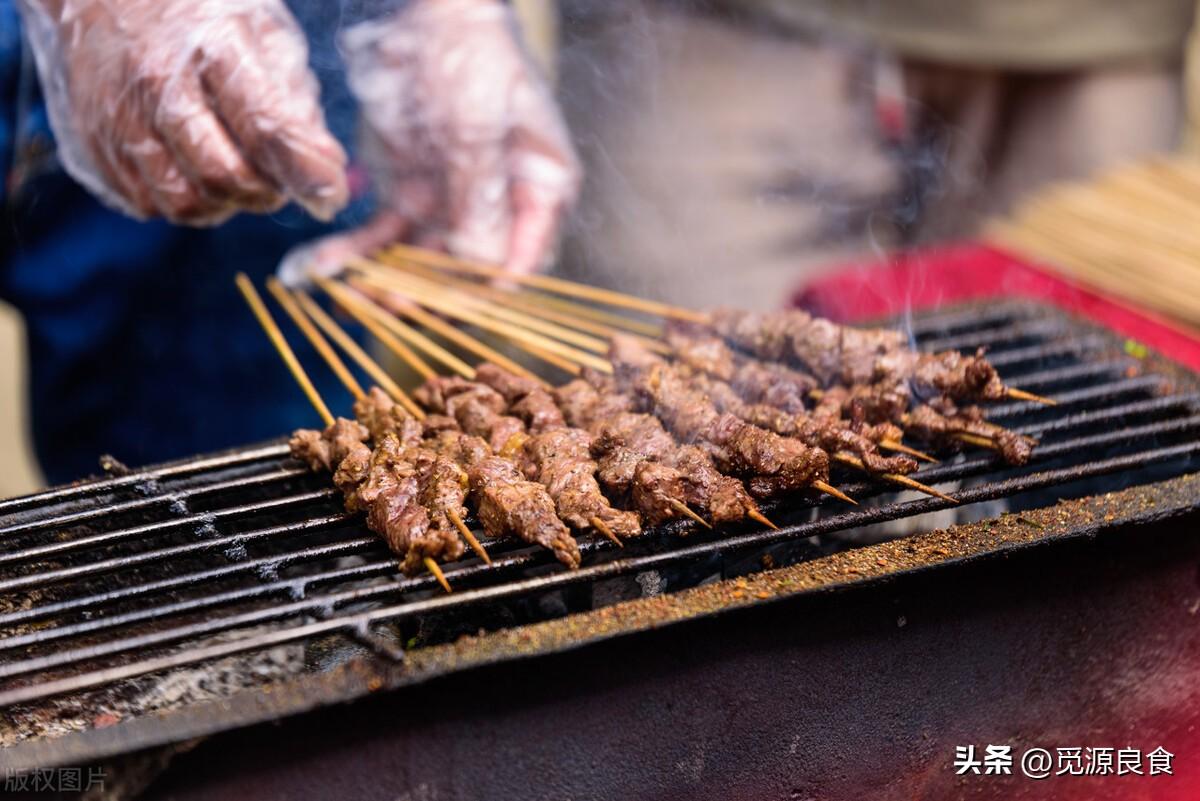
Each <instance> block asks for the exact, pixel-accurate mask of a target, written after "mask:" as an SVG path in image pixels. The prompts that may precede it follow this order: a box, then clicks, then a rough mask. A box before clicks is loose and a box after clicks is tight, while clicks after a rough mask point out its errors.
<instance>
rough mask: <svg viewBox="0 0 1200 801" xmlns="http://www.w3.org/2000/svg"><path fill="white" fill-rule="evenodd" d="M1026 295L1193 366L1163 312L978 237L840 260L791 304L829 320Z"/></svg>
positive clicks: (1183, 338)
mask: <svg viewBox="0 0 1200 801" xmlns="http://www.w3.org/2000/svg"><path fill="white" fill-rule="evenodd" d="M1014 297H1016V298H1030V299H1035V300H1040V301H1043V302H1046V303H1050V304H1053V305H1055V306H1059V307H1061V308H1063V309H1066V310H1067V311H1070V312H1074V313H1076V314H1079V315H1080V316H1083V317H1087V318H1090V319H1092V320H1094V321H1096V322H1097V323H1100V324H1102V325H1104V326H1106V327H1108V328H1111V329H1113V330H1115V331H1118V332H1119V333H1121V334H1123V335H1125V336H1127V337H1129V338H1131V339H1135V340H1137V341H1138V342H1140V343H1142V344H1144V345H1147V346H1149V347H1151V348H1153V349H1154V350H1156V351H1158V352H1159V353H1161V354H1163V355H1165V356H1167V357H1168V358H1170V359H1173V360H1175V361H1177V362H1179V363H1181V364H1185V365H1187V366H1189V367H1191V368H1193V369H1196V370H1200V338H1197V337H1196V336H1194V335H1192V334H1191V333H1189V332H1187V331H1185V330H1183V329H1182V328H1179V327H1177V326H1175V325H1174V324H1172V323H1170V322H1168V321H1166V320H1164V319H1163V318H1161V317H1159V316H1157V315H1155V314H1154V313H1153V312H1149V311H1146V310H1143V309H1139V308H1137V307H1135V306H1133V305H1131V304H1129V303H1126V302H1124V301H1121V300H1118V299H1116V298H1113V297H1110V296H1107V295H1103V294H1101V293H1099V292H1096V291H1094V290H1090V289H1084V288H1082V287H1080V286H1079V285H1077V284H1073V283H1071V282H1069V281H1066V280H1064V279H1063V278H1060V277H1059V276H1057V275H1055V274H1053V273H1051V272H1048V271H1046V270H1043V269H1039V268H1038V267H1036V266H1035V265H1032V264H1030V263H1028V262H1025V261H1023V260H1021V259H1019V258H1017V257H1016V256H1014V255H1012V254H1010V253H1007V252H1005V251H1002V250H999V249H996V248H992V247H987V246H983V245H978V244H963V245H953V246H949V247H944V248H935V249H930V250H917V251H908V252H902V253H896V254H892V255H890V256H888V257H887V258H886V259H884V260H882V261H880V262H877V263H875V264H873V265H848V266H846V267H844V268H842V269H837V270H834V271H833V273H832V274H831V277H829V278H825V279H819V280H817V281H815V282H812V283H810V284H808V285H807V286H805V287H803V288H801V289H800V290H798V291H797V292H796V294H795V295H793V297H792V303H793V305H796V306H801V307H803V308H805V309H808V310H809V311H812V312H813V313H815V314H820V315H822V316H824V317H829V318H831V319H834V320H855V319H862V318H868V317H885V316H889V315H895V314H899V313H901V312H903V311H905V309H908V308H911V309H922V308H929V307H934V306H939V305H945V304H950V303H962V302H966V301H977V300H982V299H986V298H1014Z"/></svg>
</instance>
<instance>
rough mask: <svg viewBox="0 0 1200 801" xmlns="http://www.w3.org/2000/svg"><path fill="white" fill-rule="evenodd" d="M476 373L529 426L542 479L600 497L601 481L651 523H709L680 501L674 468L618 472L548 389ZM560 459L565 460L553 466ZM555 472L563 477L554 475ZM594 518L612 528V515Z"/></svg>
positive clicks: (490, 371)
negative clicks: (684, 519)
mask: <svg viewBox="0 0 1200 801" xmlns="http://www.w3.org/2000/svg"><path fill="white" fill-rule="evenodd" d="M477 376H478V378H479V380H480V381H482V382H484V383H486V384H487V385H488V386H490V387H492V388H493V389H495V390H496V391H497V392H499V393H500V394H501V395H503V396H504V398H505V399H506V400H507V401H508V402H509V403H510V404H511V406H510V410H511V411H513V412H514V413H516V414H518V415H520V416H521V417H523V418H524V419H525V421H526V423H527V424H528V425H529V432H530V435H531V437H530V439H529V440H528V441H527V442H526V443H525V456H526V459H527V461H528V463H529V465H530V469H531V470H533V471H535V472H537V473H538V474H540V476H541V480H543V481H550V482H551V483H555V484H558V483H560V482H562V481H563V480H564V479H565V478H566V476H568V475H569V476H570V484H573V485H574V487H575V490H574V491H575V492H577V493H582V494H583V495H586V496H598V497H604V495H603V494H602V493H601V492H600V485H601V484H603V485H604V487H605V489H607V490H608V494H609V496H610V497H614V498H628V499H629V500H630V504H631V505H632V507H633V508H634V509H635V510H636V511H637V512H638V513H640V514H641V515H642V516H643V517H644V518H645V519H646V520H647V521H648V522H650V523H651V524H658V523H662V522H665V521H666V520H671V519H674V518H678V517H680V516H683V517H688V518H690V519H692V520H694V521H696V522H699V523H700V524H701V525H704V526H708V525H709V524H708V523H707V522H706V521H705V520H704V518H702V517H700V516H699V515H697V514H696V513H695V512H693V511H692V510H691V509H690V508H689V507H688V505H687V502H686V501H685V500H682V499H683V498H684V497H685V493H684V492H683V491H682V489H683V488H682V484H683V482H682V479H681V477H680V476H678V475H677V474H676V472H675V471H672V470H668V469H667V468H665V467H664V466H661V465H659V466H654V467H645V469H640V470H639V469H638V465H633V467H632V469H629V470H622V469H621V468H620V467H619V466H617V465H615V464H614V459H613V454H612V453H610V452H608V451H605V450H597V447H596V446H597V442H596V439H595V437H594V434H595V431H593V430H592V429H591V428H590V427H585V426H577V425H574V424H573V423H569V422H568V421H567V420H566V419H565V417H564V414H563V411H562V410H561V409H560V407H559V405H558V402H557V398H556V396H555V395H554V394H552V393H551V392H548V391H546V390H545V389H544V388H543V387H541V386H539V385H538V384H536V383H534V382H531V381H529V380H528V379H524V378H521V377H520V376H515V375H512V374H511V373H508V372H506V371H504V370H502V369H500V368H498V367H496V366H495V365H491V364H482V365H480V366H479V369H478V371H477ZM558 459H563V460H566V461H567V463H568V464H566V465H560V466H558V467H555V466H554V463H555V461H556V460H558ZM597 460H599V461H597ZM564 470H565V471H567V472H564ZM527 472H529V470H527ZM555 473H558V475H559V476H562V477H560V478H556V475H555ZM598 516H599V517H600V519H601V521H602V522H604V523H605V524H606V525H607V526H609V527H610V528H612V527H613V524H612V520H611V519H605V518H604V517H603V516H601V515H598ZM568 522H569V521H568ZM594 522H595V521H593V523H594ZM625 526H626V528H627V529H629V530H630V534H633V533H640V528H639V529H637V530H634V529H633V526H631V525H629V524H628V523H625ZM617 533H618V534H619V533H620V532H619V531H618V532H617Z"/></svg>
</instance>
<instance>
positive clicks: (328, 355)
mask: <svg viewBox="0 0 1200 801" xmlns="http://www.w3.org/2000/svg"><path fill="white" fill-rule="evenodd" d="M267 291H269V292H270V293H271V294H272V295H273V296H274V297H275V300H276V301H277V302H278V303H279V305H280V306H282V307H283V310H284V311H285V312H287V314H288V316H289V317H291V318H292V322H294V323H295V324H296V327H297V328H299V329H300V331H301V333H303V334H304V336H305V337H306V338H307V339H308V341H309V342H310V343H311V344H312V346H313V347H314V348H316V350H317V353H319V354H321V358H322V359H324V360H325V363H326V364H328V365H329V369H331V370H333V372H334V375H336V376H337V377H338V380H340V381H341V382H342V385H343V386H344V387H346V389H347V390H349V391H350V394H351V395H353V396H354V398H355V399H356V400H357V399H358V398H361V397H363V396H364V395H365V394H366V391H365V390H364V389H363V388H362V384H360V383H358V379H357V378H355V377H354V373H352V372H350V368H349V367H347V366H346V363H345V362H344V361H342V358H341V357H340V356H338V355H337V351H335V350H334V349H333V346H332V345H330V344H329V340H327V339H325V337H324V336H322V334H321V332H320V331H318V330H317V327H316V326H314V325H313V323H312V320H310V319H309V318H308V316H307V315H305V313H304V310H303V309H301V308H300V305H299V304H298V303H297V302H296V299H295V298H294V297H292V296H291V295H290V294H289V293H288V291H287V289H286V288H285V287H284V285H283V284H282V283H280V281H279V279H278V278H268V279H267Z"/></svg>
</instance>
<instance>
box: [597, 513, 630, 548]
mask: <svg viewBox="0 0 1200 801" xmlns="http://www.w3.org/2000/svg"><path fill="white" fill-rule="evenodd" d="M588 522H589V523H591V524H592V528H594V529H596V531H599V532H600V533H601V534H603V535H604V537H605V538H606V539H609V540H612V541H613V542H615V543H616V544H617V547H618V548H624V547H625V543H623V542H621V538H620V537H618V536H617V535H616V532H614V531H613V530H612V529H611V528H609V527H608V524H607V523H605V522H604V521H603V520H601V519H600V518H598V517H593V518H590V519H589V520H588Z"/></svg>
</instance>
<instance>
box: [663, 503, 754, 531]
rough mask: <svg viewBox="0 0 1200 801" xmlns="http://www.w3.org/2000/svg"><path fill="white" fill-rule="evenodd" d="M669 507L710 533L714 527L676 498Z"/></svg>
mask: <svg viewBox="0 0 1200 801" xmlns="http://www.w3.org/2000/svg"><path fill="white" fill-rule="evenodd" d="M667 505H669V506H670V507H671V508H672V509H674V510H675V511H676V512H679V514H681V515H683V516H684V517H686V518H688V519H689V520H693V521H695V522H697V523H699V524H700V525H702V526H704V527H705V528H706V529H709V530H710V531H711V530H712V526H711V525H709V522H708V521H707V520H705V519H704V518H703V517H701V516H700V515H698V514H696V513H695V512H693V511H692V509H691V507H689V506H688V505H687V504H686V503H684V502H683V501H678V500H675V499H674V498H670V499H669V500H668V501H667ZM764 519H765V518H764Z"/></svg>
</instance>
